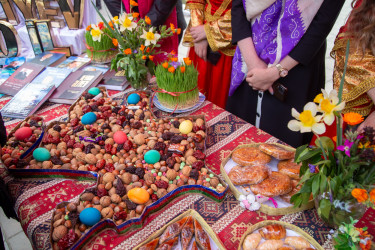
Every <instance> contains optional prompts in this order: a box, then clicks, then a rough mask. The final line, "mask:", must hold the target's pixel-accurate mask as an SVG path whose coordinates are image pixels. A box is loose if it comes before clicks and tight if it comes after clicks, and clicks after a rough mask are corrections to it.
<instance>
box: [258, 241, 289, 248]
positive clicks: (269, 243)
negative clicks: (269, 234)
mask: <svg viewBox="0 0 375 250" xmlns="http://www.w3.org/2000/svg"><path fill="white" fill-rule="evenodd" d="M283 245H284V242H283V241H282V240H266V241H265V242H263V243H262V244H260V245H259V247H258V248H257V249H258V250H270V249H279V248H280V247H282V246H283Z"/></svg>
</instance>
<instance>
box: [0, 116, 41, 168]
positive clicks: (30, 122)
mask: <svg viewBox="0 0 375 250" xmlns="http://www.w3.org/2000/svg"><path fill="white" fill-rule="evenodd" d="M23 127H30V128H31V130H32V135H31V136H30V137H29V138H26V139H24V140H17V139H16V137H15V136H14V133H12V134H10V135H9V136H8V140H7V143H6V145H5V146H4V147H3V148H2V156H1V160H2V162H3V163H4V164H5V166H7V167H8V168H24V167H26V166H27V165H28V164H29V162H28V161H26V160H25V159H20V156H21V155H22V154H23V153H25V152H26V151H27V150H28V149H29V148H30V147H31V146H32V145H33V144H34V143H35V142H36V141H37V140H38V138H39V136H40V135H41V134H42V132H43V128H42V127H43V121H42V118H41V117H38V116H33V117H30V118H29V119H27V120H26V121H23V122H22V123H21V125H20V128H23Z"/></svg>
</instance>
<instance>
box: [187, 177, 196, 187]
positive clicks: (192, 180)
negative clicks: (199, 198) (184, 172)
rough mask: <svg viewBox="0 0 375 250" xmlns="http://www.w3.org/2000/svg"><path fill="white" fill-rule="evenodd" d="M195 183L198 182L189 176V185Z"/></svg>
mask: <svg viewBox="0 0 375 250" xmlns="http://www.w3.org/2000/svg"><path fill="white" fill-rule="evenodd" d="M195 184H196V182H195V180H194V179H193V178H189V180H188V185H195Z"/></svg>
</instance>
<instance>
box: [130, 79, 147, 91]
mask: <svg viewBox="0 0 375 250" xmlns="http://www.w3.org/2000/svg"><path fill="white" fill-rule="evenodd" d="M129 82H130V85H131V86H132V87H133V88H134V89H136V90H147V88H148V86H149V80H148V79H147V78H145V79H140V80H129Z"/></svg>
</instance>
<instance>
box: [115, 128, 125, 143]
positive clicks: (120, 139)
mask: <svg viewBox="0 0 375 250" xmlns="http://www.w3.org/2000/svg"><path fill="white" fill-rule="evenodd" d="M113 140H114V141H115V142H116V143H117V144H123V143H124V142H126V141H127V140H128V136H127V135H126V134H125V133H124V132H123V131H117V132H116V133H115V134H114V135H113Z"/></svg>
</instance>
